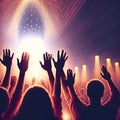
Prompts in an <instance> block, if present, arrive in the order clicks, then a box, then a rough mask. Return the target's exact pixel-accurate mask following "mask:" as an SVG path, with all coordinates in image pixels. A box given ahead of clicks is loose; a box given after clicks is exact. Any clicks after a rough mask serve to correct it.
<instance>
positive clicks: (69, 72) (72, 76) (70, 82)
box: [66, 69, 75, 87]
mask: <svg viewBox="0 0 120 120" xmlns="http://www.w3.org/2000/svg"><path fill="white" fill-rule="evenodd" d="M74 82H75V73H74V74H73V72H72V70H71V69H68V70H67V83H66V84H67V86H69V87H73V85H74Z"/></svg>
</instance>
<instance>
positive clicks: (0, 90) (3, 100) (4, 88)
mask: <svg viewBox="0 0 120 120" xmlns="http://www.w3.org/2000/svg"><path fill="white" fill-rule="evenodd" d="M13 56H14V53H12V55H11V52H10V49H3V58H2V59H1V58H0V61H1V63H2V64H3V65H4V66H5V67H6V73H5V76H4V79H3V81H2V84H1V87H0V120H4V117H3V116H4V114H5V112H6V110H7V108H8V106H9V102H10V98H9V87H10V72H11V66H12V59H13Z"/></svg>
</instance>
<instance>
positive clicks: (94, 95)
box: [87, 80, 104, 104]
mask: <svg viewBox="0 0 120 120" xmlns="http://www.w3.org/2000/svg"><path fill="white" fill-rule="evenodd" d="M103 94H104V85H103V83H101V82H100V81H98V80H93V81H91V82H89V83H88V85H87V95H88V97H89V98H90V102H91V103H93V104H96V103H100V100H101V97H103Z"/></svg>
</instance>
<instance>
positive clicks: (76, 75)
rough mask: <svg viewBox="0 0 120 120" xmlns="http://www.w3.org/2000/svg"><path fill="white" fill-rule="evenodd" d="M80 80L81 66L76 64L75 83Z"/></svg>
mask: <svg viewBox="0 0 120 120" xmlns="http://www.w3.org/2000/svg"><path fill="white" fill-rule="evenodd" d="M79 80H80V75H79V68H78V66H75V83H76V84H77V83H78V82H79Z"/></svg>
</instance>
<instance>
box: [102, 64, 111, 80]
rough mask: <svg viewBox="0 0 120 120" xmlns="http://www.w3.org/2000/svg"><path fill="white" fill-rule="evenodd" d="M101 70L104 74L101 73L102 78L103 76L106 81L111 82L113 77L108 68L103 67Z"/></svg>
mask: <svg viewBox="0 0 120 120" xmlns="http://www.w3.org/2000/svg"><path fill="white" fill-rule="evenodd" d="M101 70H102V73H100V74H101V76H102V77H103V78H104V79H106V80H110V79H111V75H110V73H109V72H108V70H107V68H106V67H105V66H102V68H101Z"/></svg>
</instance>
